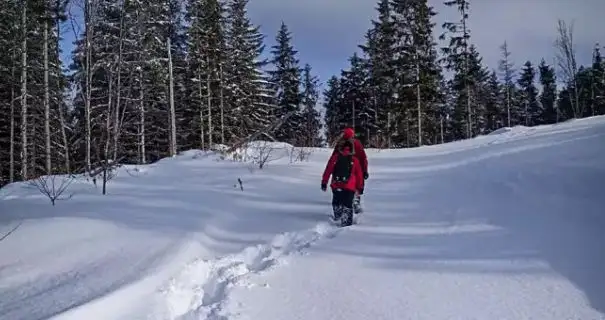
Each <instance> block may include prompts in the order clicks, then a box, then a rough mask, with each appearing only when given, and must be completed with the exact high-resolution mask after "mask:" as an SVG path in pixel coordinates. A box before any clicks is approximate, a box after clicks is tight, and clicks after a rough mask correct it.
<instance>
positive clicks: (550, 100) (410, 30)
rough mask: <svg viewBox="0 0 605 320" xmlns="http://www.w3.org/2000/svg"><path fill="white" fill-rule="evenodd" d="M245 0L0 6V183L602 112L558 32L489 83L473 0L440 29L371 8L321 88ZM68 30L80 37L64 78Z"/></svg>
mask: <svg viewBox="0 0 605 320" xmlns="http://www.w3.org/2000/svg"><path fill="white" fill-rule="evenodd" d="M248 1H249V0H162V1H145V0H2V1H0V21H2V23H1V24H0V42H1V47H2V53H1V54H0V186H2V185H5V184H7V183H10V182H14V181H22V180H28V179H33V178H36V177H39V176H42V175H47V174H59V173H69V174H76V173H86V172H91V171H93V170H95V168H98V167H99V166H100V165H102V164H103V163H105V164H106V163H108V162H113V163H133V164H135V163H136V164H147V163H152V162H154V161H157V160H159V159H160V158H163V157H168V156H173V155H176V154H178V153H179V152H181V151H185V150H189V149H212V148H214V147H215V146H217V145H226V146H233V145H236V144H238V143H241V141H246V139H248V140H250V137H258V133H263V134H264V136H270V137H271V138H273V139H274V140H276V141H282V142H287V143H290V144H292V145H295V146H305V147H321V146H325V145H326V144H327V143H328V144H329V143H330V142H331V140H332V139H334V137H335V136H337V135H338V134H339V132H340V130H341V129H342V128H343V127H344V126H353V127H355V129H356V131H357V132H358V133H359V134H360V139H361V141H362V142H363V143H364V145H365V146H366V147H367V148H409V147H418V146H424V145H433V144H440V143H447V142H451V141H455V140H461V139H468V138H472V137H475V136H478V135H483V134H487V133H490V132H492V131H494V130H497V129H499V128H502V127H512V126H516V125H524V126H535V125H542V124H554V123H557V122H561V121H566V120H569V119H573V118H582V117H589V116H594V115H603V114H605V72H604V69H605V62H603V61H602V58H601V53H600V52H599V45H598V44H596V45H595V48H594V52H593V54H592V63H591V64H590V65H578V63H577V60H578V59H579V57H577V56H576V49H575V43H574V32H573V28H572V25H571V24H569V23H566V22H565V21H559V23H558V25H557V24H554V25H553V34H556V36H557V39H558V40H557V41H556V43H553V56H554V57H555V59H553V58H552V57H545V58H544V59H542V60H541V61H523V60H522V57H515V55H514V50H515V49H514V48H509V47H508V46H507V43H506V39H502V45H501V47H500V48H493V50H500V51H501V61H500V65H499V67H498V68H497V69H495V70H492V69H490V68H488V67H487V66H485V65H484V63H483V62H482V57H481V53H480V52H478V50H477V48H476V46H475V45H474V44H473V37H472V34H473V30H470V29H469V28H468V24H467V23H466V21H467V19H468V18H469V13H468V12H469V8H470V6H471V4H470V1H469V0H447V1H445V2H444V4H445V5H446V6H449V7H452V8H455V9H457V12H458V17H457V19H455V20H453V21H448V22H445V23H443V25H437V24H436V23H435V22H434V20H435V16H436V15H438V13H437V12H436V11H435V9H434V8H433V7H431V6H430V5H429V4H428V1H427V0H379V1H378V2H377V4H376V6H375V8H376V14H375V18H374V20H373V21H372V26H371V28H370V29H369V30H367V32H366V33H365V35H359V36H360V38H361V37H362V36H363V40H362V41H360V43H362V44H361V45H359V47H358V48H351V56H350V57H349V62H348V67H347V68H346V69H345V70H342V71H341V73H340V74H336V75H333V76H332V77H331V78H329V79H318V77H317V76H316V75H315V74H314V69H313V66H311V65H309V64H306V63H304V61H300V60H299V58H298V57H297V55H298V51H297V49H296V47H295V45H294V42H295V41H293V38H295V37H296V35H295V34H292V33H291V32H290V31H289V29H288V25H287V21H284V22H283V23H282V25H281V27H280V28H279V31H278V32H277V34H275V35H264V34H262V33H261V31H260V27H259V26H257V25H255V24H254V23H252V21H251V20H250V18H249V17H248V13H247V6H248ZM74 7H76V8H78V10H77V11H78V12H80V13H81V16H78V17H74V16H73V15H72V14H71V13H70V12H73V8H74ZM69 8H72V10H69ZM67 33H71V34H75V35H77V39H76V42H75V47H74V50H73V52H71V61H70V62H69V64H67V67H65V65H62V63H61V59H60V57H61V55H62V51H61V42H62V38H63V37H64V35H65V34H67ZM436 35H437V36H436ZM495 36H497V34H495ZM267 37H272V39H274V40H275V41H274V42H275V45H274V46H272V47H266V44H265V43H266V38H267ZM438 42H441V43H445V44H447V46H445V47H442V46H440V45H439V44H438ZM486 50H487V49H486ZM263 55H267V56H269V57H270V58H266V59H265V58H262V56H263ZM513 57H515V58H514V60H515V61H513ZM584 58H586V57H584ZM584 58H583V59H584ZM584 60H586V59H584ZM320 83H323V84H325V88H324V89H323V90H322V87H321V85H320ZM321 91H323V92H321ZM258 139H266V137H259V138H258Z"/></svg>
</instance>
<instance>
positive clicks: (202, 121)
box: [197, 69, 206, 150]
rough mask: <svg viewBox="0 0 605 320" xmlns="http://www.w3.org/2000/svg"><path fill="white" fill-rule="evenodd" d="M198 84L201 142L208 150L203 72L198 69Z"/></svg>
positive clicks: (203, 147) (202, 146)
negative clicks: (205, 128)
mask: <svg viewBox="0 0 605 320" xmlns="http://www.w3.org/2000/svg"><path fill="white" fill-rule="evenodd" d="M198 80H199V81H198V82H197V90H198V94H199V96H200V142H201V143H202V145H201V148H202V150H204V149H205V148H206V135H205V132H204V131H205V130H204V104H203V102H202V101H203V98H204V95H203V93H202V71H201V70H200V69H198Z"/></svg>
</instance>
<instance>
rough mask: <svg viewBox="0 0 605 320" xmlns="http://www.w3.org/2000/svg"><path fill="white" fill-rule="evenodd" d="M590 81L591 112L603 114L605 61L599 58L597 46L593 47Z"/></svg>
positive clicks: (604, 107)
mask: <svg viewBox="0 0 605 320" xmlns="http://www.w3.org/2000/svg"><path fill="white" fill-rule="evenodd" d="M591 71H592V73H591V79H590V91H591V92H590V95H591V108H590V109H591V112H592V114H593V115H603V114H605V61H603V58H602V57H601V51H600V48H599V44H598V43H597V44H596V45H595V47H594V50H593V54H592V68H591Z"/></svg>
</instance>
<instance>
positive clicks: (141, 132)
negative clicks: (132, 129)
mask: <svg viewBox="0 0 605 320" xmlns="http://www.w3.org/2000/svg"><path fill="white" fill-rule="evenodd" d="M139 78H140V81H141V88H140V90H139V115H140V119H139V121H140V122H141V123H140V124H139V152H140V155H139V159H140V160H139V161H140V163H141V164H145V163H146V162H147V159H146V154H145V153H146V152H147V150H146V149H145V101H144V98H145V95H144V92H143V90H144V82H143V68H140V69H139Z"/></svg>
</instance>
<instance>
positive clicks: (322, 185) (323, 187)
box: [321, 183, 328, 192]
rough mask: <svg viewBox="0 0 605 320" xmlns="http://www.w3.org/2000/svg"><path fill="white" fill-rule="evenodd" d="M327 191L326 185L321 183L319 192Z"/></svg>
mask: <svg viewBox="0 0 605 320" xmlns="http://www.w3.org/2000/svg"><path fill="white" fill-rule="evenodd" d="M327 189H328V184H327V183H322V184H321V191H324V192H325V191H326V190H327Z"/></svg>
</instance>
